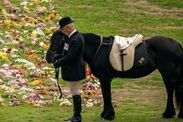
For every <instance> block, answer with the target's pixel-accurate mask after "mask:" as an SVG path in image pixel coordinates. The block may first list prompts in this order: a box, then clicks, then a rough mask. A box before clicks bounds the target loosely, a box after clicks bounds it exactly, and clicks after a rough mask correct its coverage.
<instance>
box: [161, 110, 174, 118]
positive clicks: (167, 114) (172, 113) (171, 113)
mask: <svg viewBox="0 0 183 122" xmlns="http://www.w3.org/2000/svg"><path fill="white" fill-rule="evenodd" d="M173 116H175V111H171V112H164V113H163V118H172V117H173Z"/></svg>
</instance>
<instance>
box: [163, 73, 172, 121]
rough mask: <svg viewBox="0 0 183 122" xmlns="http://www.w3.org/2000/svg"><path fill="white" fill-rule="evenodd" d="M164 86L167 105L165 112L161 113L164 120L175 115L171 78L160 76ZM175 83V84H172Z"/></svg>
mask: <svg viewBox="0 0 183 122" xmlns="http://www.w3.org/2000/svg"><path fill="white" fill-rule="evenodd" d="M162 77H163V80H164V84H165V86H166V92H167V105H166V109H165V112H164V113H163V117H164V118H172V117H173V116H174V115H175V108H174V104H173V94H174V86H173V81H172V80H171V79H172V78H170V77H168V76H165V75H162ZM174 83H175V82H174Z"/></svg>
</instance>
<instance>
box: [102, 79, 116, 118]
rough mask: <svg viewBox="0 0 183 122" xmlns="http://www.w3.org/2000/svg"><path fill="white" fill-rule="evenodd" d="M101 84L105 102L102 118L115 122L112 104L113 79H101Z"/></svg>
mask: <svg viewBox="0 0 183 122" xmlns="http://www.w3.org/2000/svg"><path fill="white" fill-rule="evenodd" d="M100 84H101V89H102V95H103V101H104V110H103V112H102V113H101V117H102V118H104V119H106V120H113V119H114V117H115V112H114V108H113V106H112V102H111V79H107V78H100Z"/></svg>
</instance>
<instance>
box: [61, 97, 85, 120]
mask: <svg viewBox="0 0 183 122" xmlns="http://www.w3.org/2000/svg"><path fill="white" fill-rule="evenodd" d="M72 98H73V104H74V115H73V116H72V117H71V118H70V119H68V120H64V121H65V122H81V121H82V118H81V96H80V95H74V96H72Z"/></svg>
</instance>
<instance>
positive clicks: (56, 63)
mask: <svg viewBox="0 0 183 122" xmlns="http://www.w3.org/2000/svg"><path fill="white" fill-rule="evenodd" d="M59 61H60V60H56V61H55V62H54V63H53V66H54V68H59V67H60V62H59Z"/></svg>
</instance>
